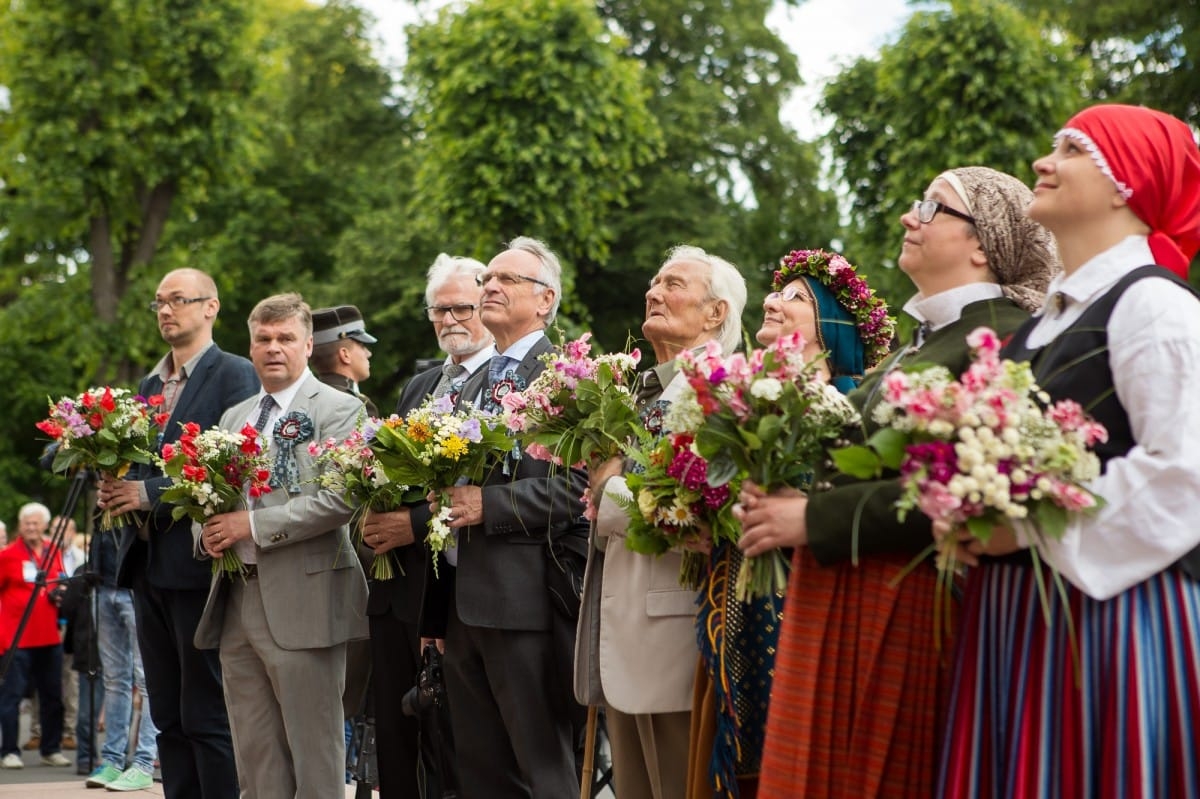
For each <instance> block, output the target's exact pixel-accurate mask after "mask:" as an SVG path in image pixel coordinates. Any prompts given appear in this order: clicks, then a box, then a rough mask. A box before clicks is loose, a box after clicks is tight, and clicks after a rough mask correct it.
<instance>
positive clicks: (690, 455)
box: [625, 411, 738, 589]
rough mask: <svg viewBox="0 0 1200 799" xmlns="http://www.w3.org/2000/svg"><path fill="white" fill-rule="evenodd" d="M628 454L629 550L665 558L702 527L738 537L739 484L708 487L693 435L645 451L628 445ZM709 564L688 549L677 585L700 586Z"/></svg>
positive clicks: (720, 536) (674, 436) (671, 437)
mask: <svg viewBox="0 0 1200 799" xmlns="http://www.w3.org/2000/svg"><path fill="white" fill-rule="evenodd" d="M668 418H670V412H669V411H668ZM628 453H629V457H630V458H631V459H632V460H633V461H634V463H635V464H636V468H634V469H633V470H631V471H629V472H627V473H626V475H625V484H626V486H627V487H628V488H629V491H630V493H631V494H632V495H633V497H632V499H631V500H630V501H629V502H628V504H627V505H626V506H625V510H626V512H627V513H628V514H629V527H628V528H627V530H626V533H625V545H626V546H627V547H629V548H630V549H631V550H633V551H634V552H640V553H642V554H644V555H661V554H662V553H664V552H666V551H667V550H668V549H673V548H675V547H678V546H680V545H682V544H683V543H684V542H686V541H687V540H688V539H690V538H693V537H694V536H695V535H696V534H697V533H698V532H700V531H701V529H702V527H703V526H707V527H708V529H709V530H710V531H711V532H712V537H713V538H714V539H717V540H731V541H732V540H736V539H737V537H738V527H737V522H736V521H735V520H734V518H733V515H732V513H731V512H730V511H731V508H732V507H733V501H734V496H735V495H736V493H737V486H736V485H731V484H729V483H726V484H724V485H720V486H716V487H714V486H710V485H709V484H708V461H706V460H705V459H704V458H702V457H701V456H700V453H699V452H697V451H696V447H695V435H694V434H693V433H691V432H686V431H685V432H679V433H667V434H665V435H663V436H661V437H659V438H658V439H657V440H655V441H653V442H652V443H648V444H647V445H646V446H645V447H630V448H629V449H628ZM706 563H707V558H706V557H705V556H704V555H701V554H700V553H698V552H692V551H685V552H684V553H683V564H682V566H681V567H680V573H679V584H680V585H682V586H684V587H686V588H692V589H695V588H699V587H700V585H701V578H702V577H703V576H704V571H705V567H706Z"/></svg>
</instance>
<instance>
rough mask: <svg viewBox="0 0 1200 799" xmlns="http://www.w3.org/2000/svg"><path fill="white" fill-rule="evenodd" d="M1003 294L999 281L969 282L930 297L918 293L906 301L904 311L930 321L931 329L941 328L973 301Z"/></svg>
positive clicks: (920, 320) (953, 320)
mask: <svg viewBox="0 0 1200 799" xmlns="http://www.w3.org/2000/svg"><path fill="white" fill-rule="evenodd" d="M1003 296H1004V292H1003V291H1002V290H1001V289H1000V286H999V284H997V283H968V284H967V285H965V286H958V287H956V288H952V289H948V290H947V291H942V292H939V293H937V294H934V295H932V296H929V297H926V296H925V295H923V294H917V295H916V296H915V297H912V298H911V299H910V300H909V301H908V302H906V303H904V312H905V313H906V314H908V315H909V316H911V317H912V318H914V319H916V320H917V321H918V322H928V323H929V327H930V329H931V330H940V329H941V328H943V327H945V326H946V325H949V324H953V323H954V322H957V321H958V320H959V318H960V317H961V316H962V310H963V308H966V307H967V306H968V305H970V304H971V303H973V302H979V301H980V300H994V299H997V298H999V297H1003Z"/></svg>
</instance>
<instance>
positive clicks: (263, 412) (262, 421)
mask: <svg viewBox="0 0 1200 799" xmlns="http://www.w3.org/2000/svg"><path fill="white" fill-rule="evenodd" d="M273 410H275V398H274V397H272V396H271V395H270V394H267V395H265V396H264V397H263V398H262V402H260V403H259V405H258V418H257V419H255V420H254V429H255V430H257V431H258V432H260V433H261V432H262V431H263V428H265V427H266V426H267V420H268V419H270V418H271V411H273Z"/></svg>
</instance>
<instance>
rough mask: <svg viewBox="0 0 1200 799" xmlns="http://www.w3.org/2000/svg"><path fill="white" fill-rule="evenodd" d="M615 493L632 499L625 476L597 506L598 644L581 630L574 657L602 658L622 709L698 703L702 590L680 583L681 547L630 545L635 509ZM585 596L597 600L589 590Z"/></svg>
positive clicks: (603, 674)
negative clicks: (643, 550)
mask: <svg viewBox="0 0 1200 799" xmlns="http://www.w3.org/2000/svg"><path fill="white" fill-rule="evenodd" d="M685 385H687V379H686V378H685V377H684V375H683V374H682V373H680V374H676V375H675V377H674V378H672V379H671V382H670V383H668V384H667V386H666V387H665V388H664V389H663V393H662V394H661V395H660V397H659V399H662V400H668V401H670V400H673V399H674V398H675V397H677V396H678V395H679V392H680V391H681V390H682V389H683V387H684V386H685ZM616 497H625V498H632V497H631V495H630V493H629V489H628V488H627V487H626V486H625V478H623V477H614V478H612V479H610V480H609V481H608V482H607V483H605V485H604V493H603V495H602V496H601V498H600V503H599V506H598V507H597V509H596V536H597V544H598V545H603V546H602V548H603V550H604V556H603V557H602V558H600V557H595V556H593V557H591V558H589V559H588V569H589V570H591V569H593V568H597V567H598V568H601V569H602V576H601V579H600V581H599V587H600V598H599V607H600V630H599V642H598V643H599V646H598V648H597V651H594V652H590V651H587V650H588V647H589V645H588V643H587V640H586V637H585V636H584V635H583V634H582V633H581V634H580V635H579V636H578V637H577V640H576V651H575V657H576V659H577V660H578V659H580V658H589V659H592V660H593V661H594V662H596V663H597V665H598V671H599V674H600V687H601V688H602V690H603V693H604V700H605V701H606V702H607V703H608V704H610V705H612V706H613V707H615V708H616V709H617V710H620V711H621V712H623V713H629V714H643V713H675V712H682V711H687V710H691V707H692V687H693V683H694V681H695V676H696V659H697V657H698V656H699V649H698V648H697V644H696V628H695V624H696V592H695V591H694V590H692V589H689V588H682V587H681V586H680V585H679V569H680V566H681V565H682V563H683V556H682V555H681V554H680V553H678V552H665V553H663V554H662V555H660V556H657V557H655V556H653V555H640V554H638V553H636V552H633V551H632V550H630V549H629V548H628V547H626V546H625V539H624V534H625V530H626V529H627V528H628V526H629V515H628V514H627V513H626V511H625V509H624V507H622V506H621V504H620V502H618V500H617V499H616ZM584 584H585V585H586V586H587V587H588V588H587V590H591V589H593V588H595V587H596V585H597V582H596V581H594V580H593V581H589V580H588V579H587V578H586V577H585V580H584ZM583 601H584V602H588V603H594V602H595V601H596V600H595V598H594V597H590V596H584V598H583ZM578 671H579V667H578V666H577V667H576V672H577V673H578ZM577 690H578V689H577Z"/></svg>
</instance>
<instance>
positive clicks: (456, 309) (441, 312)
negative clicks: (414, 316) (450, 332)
mask: <svg viewBox="0 0 1200 799" xmlns="http://www.w3.org/2000/svg"><path fill="white" fill-rule="evenodd" d="M478 308H479V306H478V305H468V304H462V305H430V306H427V307H426V308H425V315H426V316H428V317H429V321H430V322H440V321H442V320H443V319H445V318H446V314H450V317H451V318H452V319H454V321H455V322H469V321H470V320H471V317H472V316H474V315H475V311H476V310H478Z"/></svg>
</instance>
